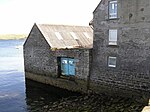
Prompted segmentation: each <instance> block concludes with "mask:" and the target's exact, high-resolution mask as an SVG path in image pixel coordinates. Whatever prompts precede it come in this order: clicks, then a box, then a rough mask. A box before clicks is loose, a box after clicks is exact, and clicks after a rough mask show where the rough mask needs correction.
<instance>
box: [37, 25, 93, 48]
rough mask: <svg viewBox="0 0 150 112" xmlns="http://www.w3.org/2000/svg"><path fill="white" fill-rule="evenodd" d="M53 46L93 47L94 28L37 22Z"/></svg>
mask: <svg viewBox="0 0 150 112" xmlns="http://www.w3.org/2000/svg"><path fill="white" fill-rule="evenodd" d="M37 26H38V28H39V30H40V31H41V33H42V34H43V36H44V37H45V39H46V40H47V42H48V44H49V45H50V46H51V48H56V49H66V48H68V49H71V48H92V47H93V30H92V29H91V28H90V27H88V26H69V25H51V24H37Z"/></svg>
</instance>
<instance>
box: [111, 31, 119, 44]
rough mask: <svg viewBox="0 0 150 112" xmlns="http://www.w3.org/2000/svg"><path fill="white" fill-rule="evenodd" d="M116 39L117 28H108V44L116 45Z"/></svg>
mask: <svg viewBox="0 0 150 112" xmlns="http://www.w3.org/2000/svg"><path fill="white" fill-rule="evenodd" d="M117 40H118V30H117V29H109V45H117Z"/></svg>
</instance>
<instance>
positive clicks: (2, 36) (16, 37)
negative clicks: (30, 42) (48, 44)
mask: <svg viewBox="0 0 150 112" xmlns="http://www.w3.org/2000/svg"><path fill="white" fill-rule="evenodd" d="M26 38H27V34H0V40H23V39H26Z"/></svg>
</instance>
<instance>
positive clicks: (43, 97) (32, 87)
mask: <svg viewBox="0 0 150 112" xmlns="http://www.w3.org/2000/svg"><path fill="white" fill-rule="evenodd" d="M77 95H80V94H79V93H72V92H70V91H67V90H64V89H60V88H56V87H53V86H50V85H45V84H41V83H38V82H34V81H31V80H29V79H26V103H27V110H28V111H38V112H39V111H42V110H43V109H44V107H45V106H47V105H48V104H49V103H50V102H55V101H58V100H60V99H62V98H65V97H69V96H77Z"/></svg>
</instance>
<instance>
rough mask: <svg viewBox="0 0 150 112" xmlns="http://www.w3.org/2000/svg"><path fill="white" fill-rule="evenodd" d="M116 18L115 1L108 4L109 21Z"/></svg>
mask: <svg viewBox="0 0 150 112" xmlns="http://www.w3.org/2000/svg"><path fill="white" fill-rule="evenodd" d="M114 18H117V0H113V1H110V2H109V19H114Z"/></svg>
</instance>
